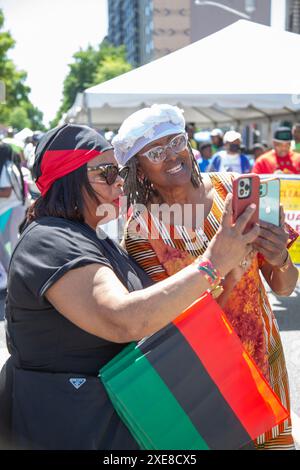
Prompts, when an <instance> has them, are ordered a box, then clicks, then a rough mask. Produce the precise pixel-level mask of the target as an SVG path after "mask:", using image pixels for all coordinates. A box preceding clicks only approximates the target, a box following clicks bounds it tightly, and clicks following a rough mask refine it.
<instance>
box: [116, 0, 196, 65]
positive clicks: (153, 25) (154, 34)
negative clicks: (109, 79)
mask: <svg viewBox="0 0 300 470" xmlns="http://www.w3.org/2000/svg"><path fill="white" fill-rule="evenodd" d="M108 18H109V31H108V39H109V41H110V42H111V43H112V44H114V45H116V46H118V45H120V44H125V47H126V51H127V59H128V61H129V62H130V63H131V64H132V65H134V66H137V65H142V64H145V63H147V62H150V61H151V60H154V59H157V58H159V57H162V56H163V55H166V54H168V53H170V52H173V51H175V50H176V49H179V48H181V47H184V46H186V45H188V44H190V42H191V37H190V0H183V1H182V0H171V1H170V0H108Z"/></svg>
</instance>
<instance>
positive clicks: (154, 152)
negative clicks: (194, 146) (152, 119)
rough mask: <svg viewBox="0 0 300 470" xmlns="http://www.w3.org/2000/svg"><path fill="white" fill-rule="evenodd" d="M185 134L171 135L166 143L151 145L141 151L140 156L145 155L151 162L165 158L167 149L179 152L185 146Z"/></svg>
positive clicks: (186, 139) (161, 160) (159, 161)
mask: <svg viewBox="0 0 300 470" xmlns="http://www.w3.org/2000/svg"><path fill="white" fill-rule="evenodd" d="M187 145H188V137H187V134H179V135H176V136H175V137H173V139H171V140H170V142H169V143H168V144H167V145H164V146H158V147H153V148H152V149H150V150H148V151H147V152H144V153H141V154H140V155H141V156H142V157H147V158H148V159H149V160H150V161H151V162H152V163H161V162H163V161H164V160H165V159H166V158H167V149H168V148H169V149H170V150H171V151H172V152H173V153H180V152H182V151H183V150H185V149H186V148H187Z"/></svg>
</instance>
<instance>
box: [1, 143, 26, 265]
mask: <svg viewBox="0 0 300 470" xmlns="http://www.w3.org/2000/svg"><path fill="white" fill-rule="evenodd" d="M16 160H17V159H16V156H15V154H14V151H13V149H12V147H11V146H10V145H8V144H6V143H3V142H1V143H0V237H1V239H2V242H3V244H4V246H6V245H7V246H8V248H7V249H8V251H9V254H10V253H11V252H12V250H13V249H14V246H15V245H16V243H17V240H18V227H19V224H20V223H21V221H22V220H23V219H24V215H25V209H26V208H25V202H26V194H25V185H24V178H23V174H22V171H21V169H20V167H19V166H18V165H16V163H15V161H16ZM2 264H3V265H5V264H4V263H2Z"/></svg>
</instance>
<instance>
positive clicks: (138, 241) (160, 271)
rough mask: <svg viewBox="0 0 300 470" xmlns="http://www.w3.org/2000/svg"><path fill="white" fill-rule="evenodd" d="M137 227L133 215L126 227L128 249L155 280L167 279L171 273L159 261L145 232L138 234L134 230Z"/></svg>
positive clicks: (125, 237)
mask: <svg viewBox="0 0 300 470" xmlns="http://www.w3.org/2000/svg"><path fill="white" fill-rule="evenodd" d="M135 227H136V221H135V219H134V217H133V216H131V217H130V219H129V220H128V222H127V225H126V227H125V234H124V245H125V249H126V251H127V252H128V254H129V255H130V256H132V258H134V260H135V261H136V262H137V263H138V264H139V266H140V267H141V268H142V269H143V270H144V271H145V272H146V273H147V274H148V276H149V277H150V278H151V279H152V280H153V281H154V282H159V281H162V280H164V279H166V278H167V277H169V275H168V274H167V272H166V270H165V269H164V267H163V265H162V264H161V262H160V261H159V259H158V256H157V254H156V252H155V251H154V249H153V247H152V245H151V243H150V241H149V240H148V239H147V237H146V236H145V234H144V233H140V235H139V234H137V233H136V231H135V230H133V228H135Z"/></svg>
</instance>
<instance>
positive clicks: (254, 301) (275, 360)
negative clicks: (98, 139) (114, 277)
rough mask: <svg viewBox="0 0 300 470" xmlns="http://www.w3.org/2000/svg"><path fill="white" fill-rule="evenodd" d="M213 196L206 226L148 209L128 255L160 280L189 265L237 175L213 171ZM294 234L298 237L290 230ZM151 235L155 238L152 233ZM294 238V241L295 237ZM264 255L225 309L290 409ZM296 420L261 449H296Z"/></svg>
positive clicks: (131, 228)
mask: <svg viewBox="0 0 300 470" xmlns="http://www.w3.org/2000/svg"><path fill="white" fill-rule="evenodd" d="M209 177H210V178H211V181H212V185H213V191H214V199H213V204H212V208H211V210H210V212H209V214H208V216H207V218H206V219H205V221H204V226H203V228H199V229H197V230H195V231H192V230H190V229H187V228H186V227H184V226H182V225H166V224H165V223H163V222H162V221H161V220H159V219H158V218H157V217H156V216H154V215H153V214H151V213H150V212H148V211H147V210H144V211H143V212H139V213H136V214H134V215H132V216H131V218H130V219H129V221H128V223H127V225H126V229H125V238H124V241H125V246H126V249H127V251H128V253H129V254H130V255H131V256H132V257H133V258H134V259H135V260H136V261H137V262H138V264H139V265H140V266H141V267H142V268H143V269H144V270H145V271H146V272H147V274H148V275H149V276H150V277H151V278H152V280H153V281H155V282H158V281H161V280H163V279H166V278H167V277H169V276H171V275H172V274H175V273H176V272H178V271H179V270H180V269H182V268H184V267H186V266H188V265H189V264H191V263H192V262H193V260H194V259H195V258H197V257H198V256H200V255H201V254H203V253H204V252H205V250H206V248H207V246H208V244H209V241H210V240H211V239H212V238H213V236H214V235H215V233H216V231H217V230H218V228H219V225H220V221H221V216H222V213H223V210H224V202H225V198H226V195H227V194H228V192H231V191H232V179H233V175H232V174H229V173H209ZM290 233H291V238H292V240H293V241H294V239H295V238H296V236H297V235H296V234H295V232H292V229H291V232H290ZM150 234H151V236H150ZM290 242H291V240H290ZM261 262H262V257H260V256H259V255H256V256H255V257H254V259H253V260H252V264H251V266H250V267H249V270H248V271H247V272H246V273H245V274H244V275H243V277H242V278H241V280H240V281H239V282H238V283H237V284H236V286H235V287H234V289H233V290H232V292H231V294H230V296H229V298H228V300H227V303H226V305H225V307H223V310H224V312H225V313H226V315H227V317H228V318H229V320H230V322H231V324H232V325H233V327H234V329H235V331H236V333H237V334H238V335H239V337H240V339H241V341H242V342H243V345H244V347H245V348H246V350H247V351H248V353H249V354H250V355H251V357H252V358H253V359H254V361H255V362H256V364H257V365H258V367H259V368H260V370H261V371H262V373H263V374H264V376H265V377H266V379H267V380H268V381H269V383H270V384H271V387H272V388H273V390H274V391H275V393H276V394H277V395H278V397H279V398H280V400H281V402H282V404H283V405H284V406H285V407H286V408H287V409H288V410H290V398H289V385H288V376H287V370H286V365H285V359H284V353H283V347H282V343H281V339H280V334H279V329H278V325H277V322H276V319H275V317H274V314H273V312H272V309H271V306H270V303H269V300H268V296H267V293H266V290H265V288H264V285H263V282H262V279H261V277H260V269H259V268H260V264H261ZM291 431H292V430H291V421H290V419H286V420H285V421H284V422H283V423H281V424H279V425H277V426H276V427H274V428H273V429H272V430H270V431H269V432H267V433H264V434H263V435H261V436H259V437H258V438H257V439H256V442H255V445H256V448H257V449H270V450H290V449H294V441H293V437H292V432H291Z"/></svg>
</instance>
